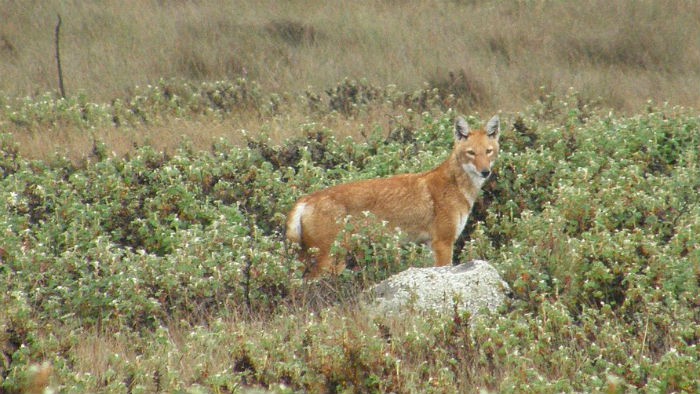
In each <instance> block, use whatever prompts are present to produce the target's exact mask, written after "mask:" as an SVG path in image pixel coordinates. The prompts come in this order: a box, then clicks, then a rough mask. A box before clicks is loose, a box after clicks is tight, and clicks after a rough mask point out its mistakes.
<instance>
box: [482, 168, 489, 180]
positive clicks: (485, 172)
mask: <svg viewBox="0 0 700 394" xmlns="http://www.w3.org/2000/svg"><path fill="white" fill-rule="evenodd" d="M489 175H491V171H489V170H484V171H481V176H483V177H484V178H486V177H488V176H489Z"/></svg>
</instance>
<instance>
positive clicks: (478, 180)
mask: <svg viewBox="0 0 700 394" xmlns="http://www.w3.org/2000/svg"><path fill="white" fill-rule="evenodd" d="M454 132H455V144H454V153H453V154H454V157H455V160H456V161H457V164H458V165H459V167H461V168H462V169H463V170H464V172H466V173H467V175H469V178H470V179H471V180H472V182H474V184H475V185H476V186H477V187H481V185H482V184H483V183H484V181H486V179H487V178H488V177H489V175H491V167H492V166H493V163H494V162H495V161H496V158H497V157H498V136H499V134H500V132H501V122H500V121H499V119H498V115H495V116H494V117H493V118H491V120H489V121H488V123H486V127H485V129H483V130H471V129H470V128H469V125H468V124H467V122H466V121H465V120H464V119H463V118H461V117H460V118H458V119H457V121H456V122H455V131H454Z"/></svg>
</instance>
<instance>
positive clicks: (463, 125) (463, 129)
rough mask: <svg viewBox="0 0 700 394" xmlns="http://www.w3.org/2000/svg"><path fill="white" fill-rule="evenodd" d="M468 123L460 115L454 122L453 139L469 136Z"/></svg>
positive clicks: (457, 139)
mask: <svg viewBox="0 0 700 394" xmlns="http://www.w3.org/2000/svg"><path fill="white" fill-rule="evenodd" d="M469 132H470V130H469V125H468V124H467V122H466V121H465V120H464V118H462V117H461V116H460V117H459V118H457V121H456V122H455V141H459V140H461V139H464V138H467V137H468V136H469Z"/></svg>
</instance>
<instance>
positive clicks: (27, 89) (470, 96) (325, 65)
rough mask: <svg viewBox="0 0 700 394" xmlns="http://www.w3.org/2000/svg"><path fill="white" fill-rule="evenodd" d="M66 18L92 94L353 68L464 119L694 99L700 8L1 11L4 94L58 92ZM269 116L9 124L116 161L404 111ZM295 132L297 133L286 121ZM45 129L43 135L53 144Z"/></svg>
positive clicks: (347, 124) (268, 4)
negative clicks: (420, 94)
mask: <svg viewBox="0 0 700 394" xmlns="http://www.w3.org/2000/svg"><path fill="white" fill-rule="evenodd" d="M58 13H60V14H61V16H62V19H63V24H62V41H61V42H62V44H61V53H62V62H63V69H64V75H65V85H66V89H67V91H68V94H69V95H76V94H79V93H82V94H85V95H86V96H87V99H88V101H90V102H105V103H108V102H111V101H112V100H113V99H115V98H127V99H128V98H130V97H133V96H134V95H136V94H137V92H138V88H137V86H144V85H146V84H149V83H154V82H155V81H157V80H159V79H161V78H166V79H167V78H177V79H182V80H186V81H192V82H198V81H211V80H220V79H232V78H237V77H241V76H244V77H247V78H249V79H251V80H254V81H257V82H258V83H259V84H260V86H261V88H262V90H263V92H265V93H279V94H290V95H302V94H303V92H305V91H307V89H310V91H312V92H323V91H324V90H326V89H329V88H332V87H333V86H335V85H336V84H337V83H338V82H339V81H342V80H343V79H344V78H352V79H360V78H364V79H366V80H367V81H368V82H369V83H370V84H373V85H376V86H387V85H390V84H394V85H396V86H397V88H398V89H401V90H402V91H413V90H414V89H418V88H422V87H424V86H425V84H426V83H427V84H429V85H431V86H433V87H437V88H439V89H440V90H441V91H442V93H445V94H455V95H456V96H459V97H460V98H461V100H460V102H461V103H463V107H461V108H457V110H458V111H460V112H467V113H477V112H481V113H487V114H490V113H493V112H495V111H505V112H511V111H519V110H522V109H523V107H524V106H525V105H527V104H529V103H532V102H533V100H534V99H536V98H537V97H540V96H541V95H542V94H548V93H554V94H556V95H564V94H565V92H567V91H568V90H569V89H570V88H573V89H574V90H575V91H577V92H580V95H581V97H582V99H583V101H590V100H594V101H600V102H602V104H603V105H604V106H608V107H610V108H612V109H615V110H617V111H622V112H636V111H639V110H640V109H641V108H642V107H643V106H644V105H645V104H646V102H647V101H648V100H649V99H651V100H654V101H656V102H666V101H668V102H670V103H671V104H676V105H683V106H689V107H700V90H698V89H697V86H700V68H698V67H697V65H698V64H700V8H698V7H697V6H696V5H695V4H694V3H692V2H687V1H682V0H672V1H667V2H663V3H661V2H655V1H646V0H645V1H633V0H624V1H623V0H617V1H612V2H609V1H603V0H596V1H590V2H559V1H546V0H539V1H528V2H524V1H521V2H490V1H439V0H430V1H425V2H401V1H378V0H377V1H362V2H321V1H315V2H299V1H288V2H278V1H273V0H264V1H249V0H244V1H237V2H227V1H223V0H219V1H209V2H160V1H149V2H142V1H127V2H118V3H116V2H107V3H90V2H59V1H47V2H42V3H38V4H35V5H34V6H32V7H30V6H28V4H27V3H25V2H11V1H4V2H2V7H0V20H3V21H4V22H3V23H2V24H0V75H2V78H0V104H2V103H3V98H2V96H5V97H6V98H8V97H9V98H10V99H11V98H13V97H24V96H35V95H40V94H42V93H43V92H47V91H56V90H57V78H56V71H55V59H54V48H53V33H54V27H55V24H56V20H57V19H56V15H57V14H58ZM286 111H287V112H286V113H284V114H281V115H279V116H276V117H274V118H271V117H264V118H262V119H261V117H260V116H259V115H257V114H250V116H248V115H245V114H236V116H231V117H228V118H225V119H212V118H199V119H191V118H188V119H178V120H171V119H165V120H163V121H162V122H160V123H159V124H152V125H137V126H134V127H133V128H131V129H126V128H119V129H115V128H111V127H106V128H97V129H92V130H90V131H89V132H86V131H85V130H79V129H71V128H70V127H60V126H59V127H56V129H55V130H41V131H39V132H37V131H31V132H24V130H21V127H20V128H16V127H14V128H13V126H12V125H9V126H8V124H9V123H7V122H2V121H1V120H0V132H10V133H12V134H13V135H14V137H13V138H14V139H15V141H17V143H18V146H19V149H20V152H21V153H22V155H23V156H25V157H29V158H46V157H50V156H51V155H53V154H55V153H58V154H60V155H62V156H67V157H69V158H71V159H72V160H74V161H77V160H83V159H84V158H85V157H88V156H89V155H90V152H91V151H92V147H93V144H94V141H95V140H98V141H102V142H105V143H106V145H107V147H108V149H109V150H110V151H114V152H115V154H118V155H122V154H125V153H127V152H129V151H130V150H132V148H133V147H134V146H141V145H144V144H149V145H153V146H154V147H155V148H157V149H159V150H172V149H174V148H176V147H177V146H179V145H180V144H181V143H182V142H183V141H187V142H188V143H189V144H190V145H191V146H193V147H194V148H197V149H207V148H208V147H209V146H210V145H211V144H212V143H213V142H214V141H216V140H218V139H219V138H225V139H227V140H229V141H232V142H234V143H236V142H238V141H241V140H242V133H241V131H242V130H248V131H249V132H251V133H259V132H265V133H267V134H268V135H270V137H271V138H272V139H273V140H274V141H283V140H285V139H287V138H289V137H292V136H293V135H294V133H299V130H303V129H304V128H305V127H307V126H305V125H306V124H309V123H314V122H316V123H320V125H321V126H317V127H327V128H330V129H331V130H333V132H334V133H337V134H338V135H341V136H343V135H350V136H359V135H361V134H362V133H363V132H365V131H367V130H368V129H372V128H374V127H376V126H377V125H386V124H387V123H388V122H391V118H392V117H394V116H397V114H396V113H394V114H389V113H386V112H384V113H381V111H386V109H385V108H380V109H379V110H375V111H374V112H372V111H369V112H367V113H363V114H361V116H355V117H353V118H351V119H343V118H342V117H337V116H331V117H325V118H323V119H319V118H318V117H315V118H314V119H309V118H308V111H303V110H300V111H297V110H296V109H294V108H290V109H288V110H286ZM292 130H295V131H292ZM47 135H49V136H50V138H47Z"/></svg>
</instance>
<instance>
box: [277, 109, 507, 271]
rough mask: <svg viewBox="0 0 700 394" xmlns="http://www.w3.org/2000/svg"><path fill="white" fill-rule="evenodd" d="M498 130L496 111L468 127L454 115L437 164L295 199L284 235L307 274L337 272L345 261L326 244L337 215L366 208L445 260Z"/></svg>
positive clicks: (337, 225) (492, 155)
mask: <svg viewBox="0 0 700 394" xmlns="http://www.w3.org/2000/svg"><path fill="white" fill-rule="evenodd" d="M499 132H500V126H499V120H498V116H494V117H493V118H492V119H491V120H490V121H489V122H488V124H487V126H486V128H485V130H469V127H468V125H467V123H466V122H465V121H464V120H463V119H461V118H459V119H458V120H457V122H456V123H455V131H454V135H455V142H454V148H453V150H452V154H451V155H450V156H449V158H447V160H445V161H444V162H443V163H442V164H441V165H440V166H438V167H437V168H435V169H433V170H431V171H428V172H424V173H420V174H403V175H396V176H393V177H390V178H385V179H372V180H364V181H358V182H352V183H346V184H342V185H338V186H334V187H331V188H328V189H325V190H320V191H317V192H315V193H312V194H310V195H308V196H305V197H302V198H301V199H299V201H298V202H297V203H296V204H295V205H294V208H292V210H291V211H290V213H289V216H288V218H287V238H288V240H290V241H292V242H296V243H298V244H300V245H301V247H302V256H301V258H302V259H304V260H306V263H307V269H308V276H309V277H312V278H313V277H317V276H319V275H320V274H322V273H323V272H332V273H336V274H339V273H340V272H342V270H343V269H344V268H345V265H344V263H336V262H334V261H333V259H332V258H331V256H330V250H331V246H332V244H333V242H334V241H335V239H336V237H337V235H338V233H339V232H340V230H341V227H342V224H341V222H342V219H343V218H345V217H346V216H348V215H350V216H357V215H361V214H362V213H363V212H365V211H369V212H371V213H372V214H373V215H375V216H376V217H377V218H378V219H380V220H385V221H387V222H388V224H389V226H390V227H391V228H394V227H400V228H401V230H403V231H404V232H405V233H406V234H407V235H408V238H409V240H411V241H413V242H426V243H428V244H429V245H430V247H431V249H432V251H433V254H434V257H435V265H437V266H443V265H447V264H450V263H451V262H452V249H453V245H454V242H455V241H456V240H457V237H458V236H459V234H460V233H461V232H462V229H463V228H464V225H465V224H466V221H467V218H468V217H469V213H470V212H471V209H472V206H473V204H474V201H475V200H476V198H477V196H478V194H479V190H480V189H481V186H482V185H483V183H484V181H485V180H486V179H487V178H488V176H489V175H490V172H491V166H492V165H493V163H494V161H495V159H496V157H497V156H498V136H499ZM311 248H315V249H317V252H316V253H315V254H314V255H313V256H314V257H312V256H311V254H309V253H308V250H309V249H311ZM314 260H315V263H314Z"/></svg>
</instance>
